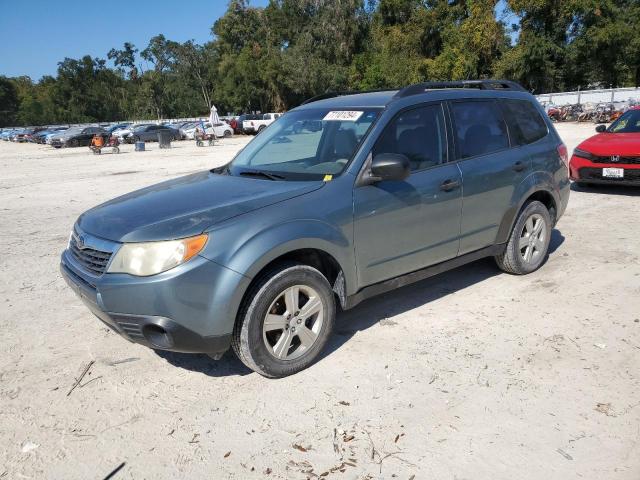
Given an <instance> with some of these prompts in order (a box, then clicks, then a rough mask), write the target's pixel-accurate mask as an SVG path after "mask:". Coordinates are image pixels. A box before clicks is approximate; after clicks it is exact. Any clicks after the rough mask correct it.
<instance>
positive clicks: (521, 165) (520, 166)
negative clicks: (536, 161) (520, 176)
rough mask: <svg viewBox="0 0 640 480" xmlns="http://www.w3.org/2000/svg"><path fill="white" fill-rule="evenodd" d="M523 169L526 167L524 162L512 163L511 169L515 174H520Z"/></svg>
mask: <svg viewBox="0 0 640 480" xmlns="http://www.w3.org/2000/svg"><path fill="white" fill-rule="evenodd" d="M525 168H527V166H526V165H525V163H524V162H521V161H517V162H516V163H514V164H513V169H514V170H515V171H516V172H521V171H523V170H524V169H525Z"/></svg>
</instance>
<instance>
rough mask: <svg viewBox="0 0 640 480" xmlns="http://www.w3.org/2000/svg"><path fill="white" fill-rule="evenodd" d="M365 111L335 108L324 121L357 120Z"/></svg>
mask: <svg viewBox="0 0 640 480" xmlns="http://www.w3.org/2000/svg"><path fill="white" fill-rule="evenodd" d="M363 113H364V112H358V111H352V110H335V111H333V112H329V113H327V114H326V115H325V116H324V118H323V119H322V120H323V121H326V120H330V121H331V120H333V121H336V120H337V121H339V122H355V121H357V120H358V119H359V118H360V116H361V115H362V114H363Z"/></svg>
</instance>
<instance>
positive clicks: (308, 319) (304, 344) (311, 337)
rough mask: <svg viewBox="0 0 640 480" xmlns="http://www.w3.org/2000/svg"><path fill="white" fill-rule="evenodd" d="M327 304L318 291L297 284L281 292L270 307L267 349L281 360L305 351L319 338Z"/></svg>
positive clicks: (266, 323)
mask: <svg viewBox="0 0 640 480" xmlns="http://www.w3.org/2000/svg"><path fill="white" fill-rule="evenodd" d="M323 322H324V307H323V305H322V300H321V298H320V295H319V294H318V292H316V291H315V290H314V289H313V288H311V287H309V286H307V285H294V286H291V287H289V288H287V289H286V290H284V291H283V292H281V293H280V294H279V295H278V296H277V297H276V299H275V300H274V301H273V302H272V303H271V306H270V307H269V309H268V310H267V314H266V315H265V318H264V321H263V326H262V338H263V340H264V344H265V346H266V347H267V350H268V351H269V353H270V354H271V355H273V356H274V357H275V358H277V359H279V360H294V359H296V358H299V357H301V356H302V355H304V354H305V353H306V352H307V351H309V349H311V347H313V345H314V344H315V343H316V341H317V340H318V336H319V333H320V330H321V329H322V324H323Z"/></svg>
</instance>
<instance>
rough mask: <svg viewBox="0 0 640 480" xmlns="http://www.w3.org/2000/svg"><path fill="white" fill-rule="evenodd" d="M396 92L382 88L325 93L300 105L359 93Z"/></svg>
mask: <svg viewBox="0 0 640 480" xmlns="http://www.w3.org/2000/svg"><path fill="white" fill-rule="evenodd" d="M393 90H397V89H395V88H382V89H378V90H355V91H353V90H352V91H342V92H325V93H321V94H320V95H316V96H315V97H311V98H307V99H306V100H305V101H304V102H302V103H301V104H300V105H306V104H307V103H313V102H317V101H319V100H325V99H327V98H335V97H344V96H345V95H357V94H359V93H377V92H391V91H393Z"/></svg>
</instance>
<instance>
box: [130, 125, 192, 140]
mask: <svg viewBox="0 0 640 480" xmlns="http://www.w3.org/2000/svg"><path fill="white" fill-rule="evenodd" d="M161 132H166V133H167V134H168V135H170V136H171V140H180V132H178V130H176V129H175V128H171V127H167V126H165V125H146V126H142V127H138V128H135V129H134V130H133V132H132V133H131V135H130V136H129V139H130V140H131V141H132V142H157V141H158V134H159V133H161Z"/></svg>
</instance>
